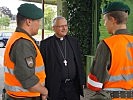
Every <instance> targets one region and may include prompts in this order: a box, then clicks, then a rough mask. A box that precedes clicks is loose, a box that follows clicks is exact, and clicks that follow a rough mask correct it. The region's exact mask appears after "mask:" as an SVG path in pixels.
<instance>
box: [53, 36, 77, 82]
mask: <svg viewBox="0 0 133 100" xmlns="http://www.w3.org/2000/svg"><path fill="white" fill-rule="evenodd" d="M55 38H57V37H56V36H55ZM55 49H57V50H58V54H59V55H60V58H61V59H62V62H63V60H64V57H65V56H66V57H65V58H66V60H67V66H65V64H64V66H62V78H61V80H65V79H69V78H70V79H75V76H76V65H75V58H74V54H73V51H72V48H71V46H70V44H69V42H68V41H67V39H65V37H64V39H63V40H59V39H57V41H56V48H55Z"/></svg>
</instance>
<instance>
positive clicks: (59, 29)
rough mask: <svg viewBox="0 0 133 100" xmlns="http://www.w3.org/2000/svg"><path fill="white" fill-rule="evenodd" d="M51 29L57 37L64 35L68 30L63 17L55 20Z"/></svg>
mask: <svg viewBox="0 0 133 100" xmlns="http://www.w3.org/2000/svg"><path fill="white" fill-rule="evenodd" d="M53 30H54V32H55V34H56V35H57V36H58V37H64V36H65V35H66V34H67V32H68V26H67V21H66V19H65V18H63V19H59V20H57V21H56V23H55V25H54V26H53Z"/></svg>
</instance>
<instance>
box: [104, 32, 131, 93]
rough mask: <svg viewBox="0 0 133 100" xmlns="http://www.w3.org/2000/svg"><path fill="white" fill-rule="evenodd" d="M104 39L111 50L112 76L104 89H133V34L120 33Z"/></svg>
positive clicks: (110, 71)
mask: <svg viewBox="0 0 133 100" xmlns="http://www.w3.org/2000/svg"><path fill="white" fill-rule="evenodd" d="M104 41H105V43H106V44H107V45H108V47H109V49H110V51H111V67H110V70H109V74H110V78H109V80H108V81H107V82H105V83H104V89H105V90H106V89H111V90H112V91H114V90H116V89H118V88H119V89H124V90H131V89H133V36H131V35H121V34H119V35H114V36H111V37H109V38H107V39H104ZM113 89H114V90H113Z"/></svg>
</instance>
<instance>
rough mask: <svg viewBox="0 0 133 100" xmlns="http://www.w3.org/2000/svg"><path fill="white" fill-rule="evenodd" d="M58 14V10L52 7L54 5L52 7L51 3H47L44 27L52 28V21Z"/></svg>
mask: <svg viewBox="0 0 133 100" xmlns="http://www.w3.org/2000/svg"><path fill="white" fill-rule="evenodd" d="M55 14H56V11H54V9H52V7H50V6H49V5H47V4H46V5H45V8H44V27H45V29H47V30H52V29H51V23H52V22H51V21H52V19H53V18H54V16H55Z"/></svg>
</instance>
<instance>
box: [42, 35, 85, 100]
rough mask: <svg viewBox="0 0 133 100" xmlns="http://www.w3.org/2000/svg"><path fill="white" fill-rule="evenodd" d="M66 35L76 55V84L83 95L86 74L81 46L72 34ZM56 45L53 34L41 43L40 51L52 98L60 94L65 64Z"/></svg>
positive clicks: (47, 85)
mask: <svg viewBox="0 0 133 100" xmlns="http://www.w3.org/2000/svg"><path fill="white" fill-rule="evenodd" d="M65 37H66V39H67V40H68V42H69V44H70V46H71V48H72V50H73V53H74V56H75V62H76V70H77V73H78V75H77V80H76V81H77V82H76V83H77V85H76V86H77V89H78V91H79V93H80V95H82V96H83V88H82V86H83V85H85V74H84V67H83V65H82V61H81V53H80V47H79V44H78V41H77V39H75V38H73V37H70V36H65ZM55 46H56V42H55V36H51V37H49V38H47V39H45V40H42V41H41V44H40V51H41V54H42V57H43V60H44V64H45V71H46V80H45V82H46V83H45V85H46V87H47V88H48V93H49V97H50V100H54V98H55V97H56V96H57V95H58V94H57V93H58V91H59V88H60V83H61V68H62V67H61V66H63V65H62V64H63V63H61V62H60V61H61V60H60V57H59V54H58V50H57V49H55V48H56V47H55Z"/></svg>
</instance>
